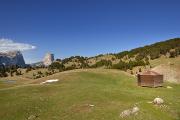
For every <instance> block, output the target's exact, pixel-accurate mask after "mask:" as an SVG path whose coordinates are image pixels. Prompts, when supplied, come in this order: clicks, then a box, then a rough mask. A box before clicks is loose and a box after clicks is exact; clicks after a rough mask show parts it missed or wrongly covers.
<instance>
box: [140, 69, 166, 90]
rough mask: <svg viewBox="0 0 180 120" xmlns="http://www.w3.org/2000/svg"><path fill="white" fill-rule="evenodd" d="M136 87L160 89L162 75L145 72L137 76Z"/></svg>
mask: <svg viewBox="0 0 180 120" xmlns="http://www.w3.org/2000/svg"><path fill="white" fill-rule="evenodd" d="M137 79H138V86H144V87H160V86H163V75H162V74H159V73H157V72H154V71H146V72H143V73H140V74H138V75H137Z"/></svg>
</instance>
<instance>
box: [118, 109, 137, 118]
mask: <svg viewBox="0 0 180 120" xmlns="http://www.w3.org/2000/svg"><path fill="white" fill-rule="evenodd" d="M138 111H139V108H138V107H137V106H135V107H133V108H132V109H128V110H124V111H123V112H121V114H120V117H122V118H124V117H128V116H130V115H137V113H138Z"/></svg>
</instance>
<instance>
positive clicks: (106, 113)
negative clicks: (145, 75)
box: [0, 69, 180, 120]
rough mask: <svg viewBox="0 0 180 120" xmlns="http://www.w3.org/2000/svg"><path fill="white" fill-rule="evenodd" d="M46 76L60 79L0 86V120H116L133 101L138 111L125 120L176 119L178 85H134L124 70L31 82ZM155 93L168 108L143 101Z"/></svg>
mask: <svg viewBox="0 0 180 120" xmlns="http://www.w3.org/2000/svg"><path fill="white" fill-rule="evenodd" d="M50 78H58V79H59V80H60V81H59V82H57V83H52V84H49V85H39V84H37V85H34V84H32V85H30V84H29V85H28V86H20V87H11V88H2V89H1V88H0V111H1V112H0V118H1V120H25V119H27V118H28V116H30V115H35V116H38V117H37V118H36V119H37V120H120V119H121V118H119V114H120V113H121V112H122V111H123V110H125V109H129V108H131V107H133V106H134V105H135V104H136V103H138V104H137V105H138V107H139V108H140V113H139V114H138V115H137V116H130V117H128V118H127V119H129V120H134V119H137V120H175V119H177V120H178V119H180V96H179V91H180V86H179V85H175V84H171V86H173V89H167V88H143V87H138V86H137V85H136V80H135V78H134V77H131V76H128V75H127V74H126V73H124V72H120V71H117V70H101V69H94V70H76V71H69V72H63V73H58V74H55V75H53V76H49V77H47V78H42V79H39V80H37V82H33V83H39V82H41V81H43V80H45V79H50ZM166 84H168V83H166ZM0 87H1V86H0ZM157 96H160V97H162V98H163V99H164V100H165V105H167V106H168V108H160V107H157V106H154V105H152V104H149V103H147V102H148V101H151V100H153V98H155V97H157ZM87 104H93V105H95V107H89V106H88V105H87Z"/></svg>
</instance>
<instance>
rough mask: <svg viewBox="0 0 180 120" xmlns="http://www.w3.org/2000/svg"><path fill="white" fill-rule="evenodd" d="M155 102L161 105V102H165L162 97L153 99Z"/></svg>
mask: <svg viewBox="0 0 180 120" xmlns="http://www.w3.org/2000/svg"><path fill="white" fill-rule="evenodd" d="M153 103H154V104H156V105H161V104H163V103H164V100H163V99H162V98H158V97H157V98H155V99H154V100H153Z"/></svg>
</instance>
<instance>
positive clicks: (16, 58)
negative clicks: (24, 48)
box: [0, 51, 25, 67]
mask: <svg viewBox="0 0 180 120" xmlns="http://www.w3.org/2000/svg"><path fill="white" fill-rule="evenodd" d="M0 64H1V65H5V66H11V65H18V66H20V67H24V66H25V61H24V58H23V55H22V53H21V52H20V51H11V52H0Z"/></svg>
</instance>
